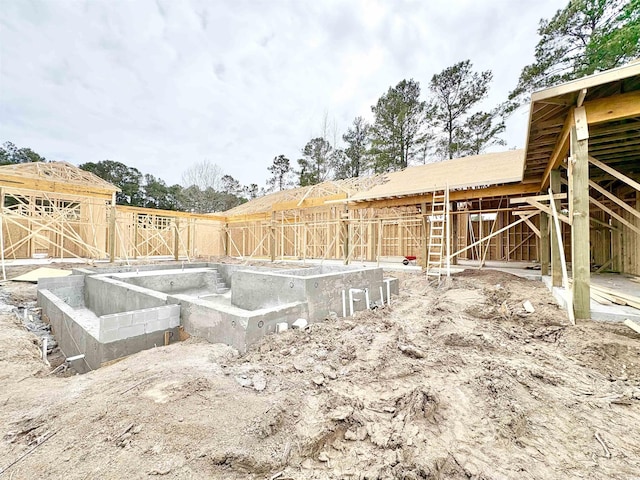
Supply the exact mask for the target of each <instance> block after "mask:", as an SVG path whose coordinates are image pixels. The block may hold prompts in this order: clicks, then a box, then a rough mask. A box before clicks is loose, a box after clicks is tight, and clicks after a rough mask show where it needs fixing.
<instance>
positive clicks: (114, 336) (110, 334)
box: [98, 329, 120, 343]
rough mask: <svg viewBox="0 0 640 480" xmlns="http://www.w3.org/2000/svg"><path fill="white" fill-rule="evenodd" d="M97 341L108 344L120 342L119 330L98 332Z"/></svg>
mask: <svg viewBox="0 0 640 480" xmlns="http://www.w3.org/2000/svg"><path fill="white" fill-rule="evenodd" d="M98 339H99V340H100V343H109V342H115V341H117V340H120V330H118V329H115V330H100V335H99V336H98Z"/></svg>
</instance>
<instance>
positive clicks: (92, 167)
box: [80, 160, 144, 207]
mask: <svg viewBox="0 0 640 480" xmlns="http://www.w3.org/2000/svg"><path fill="white" fill-rule="evenodd" d="M80 168H81V169H82V170H86V171H87V172H91V173H93V174H94V175H97V176H98V177H100V178H102V179H103V180H106V181H107V182H109V183H111V184H112V185H115V186H116V187H118V188H120V190H122V191H121V192H118V193H117V194H116V203H118V205H133V206H135V207H141V206H143V204H144V194H143V191H142V188H141V183H142V173H140V170H138V169H137V168H134V167H127V166H126V165H125V164H124V163H121V162H116V161H113V160H100V161H99V162H95V163H94V162H87V163H83V164H82V165H80Z"/></svg>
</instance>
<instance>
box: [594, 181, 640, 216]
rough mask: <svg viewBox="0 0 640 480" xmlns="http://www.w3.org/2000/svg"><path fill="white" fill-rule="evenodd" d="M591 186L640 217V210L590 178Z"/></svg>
mask: <svg viewBox="0 0 640 480" xmlns="http://www.w3.org/2000/svg"><path fill="white" fill-rule="evenodd" d="M589 186H590V187H591V188H593V189H594V190H597V191H598V192H600V193H601V194H602V195H604V196H605V197H607V198H608V199H609V200H611V201H612V202H613V203H615V204H616V205H618V206H620V207H622V208H624V209H625V210H626V211H627V212H629V213H630V214H631V215H633V216H634V217H636V218H639V219H640V211H637V210H635V209H634V208H633V207H632V206H631V205H629V204H628V203H627V202H625V201H623V200H621V199H620V198H618V197H616V196H615V195H614V194H613V193H611V192H609V191H608V190H605V189H604V188H602V187H601V186H600V185H598V184H597V183H595V182H594V181H592V180H589Z"/></svg>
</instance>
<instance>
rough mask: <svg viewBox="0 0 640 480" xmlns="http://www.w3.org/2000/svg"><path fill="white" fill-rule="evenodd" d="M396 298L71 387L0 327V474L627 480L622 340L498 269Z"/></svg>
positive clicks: (188, 348)
mask: <svg viewBox="0 0 640 480" xmlns="http://www.w3.org/2000/svg"><path fill="white" fill-rule="evenodd" d="M393 300H394V301H393V302H392V305H391V307H387V308H379V309H376V310H373V311H368V312H362V313H358V314H356V315H355V316H354V317H353V318H349V319H327V320H326V321H324V322H320V323H316V324H313V325H310V326H309V328H307V329H306V330H303V331H300V330H288V331H286V332H284V333H282V334H278V335H272V336H269V337H266V338H264V339H263V340H262V341H261V342H259V343H258V344H256V345H255V346H254V347H253V348H252V349H251V350H250V351H249V352H248V353H247V354H245V355H242V356H240V355H238V354H237V353H236V352H235V351H233V350H232V349H231V348H229V347H226V346H223V345H211V344H208V343H204V342H201V341H198V340H197V339H193V338H192V339H190V340H188V341H186V342H183V343H180V344H174V345H171V346H169V347H164V348H158V349H154V350H148V351H145V352H141V353H139V354H136V355H133V356H131V357H129V358H126V359H124V360H122V361H120V362H116V363H114V364H112V365H110V366H108V367H105V368H102V369H100V370H99V371H95V372H91V373H89V374H86V375H82V376H79V375H78V376H73V377H69V378H60V377H56V376H46V377H45V376H43V375H44V373H46V372H47V371H48V369H47V368H46V367H45V366H44V364H43V363H42V361H41V360H39V351H38V347H37V345H35V344H34V337H33V336H32V334H30V333H29V332H26V331H25V330H24V329H22V327H20V325H19V323H16V322H15V321H14V320H11V317H0V367H1V368H0V375H3V374H4V377H3V380H2V381H3V386H4V387H5V388H2V389H1V390H0V414H1V418H3V422H4V423H3V424H2V425H1V427H2V428H1V429H0V436H2V440H1V441H0V459H2V460H0V469H1V468H6V466H7V465H8V464H9V463H11V462H12V461H14V460H16V459H19V458H20V457H21V455H24V454H26V456H24V457H23V458H22V459H21V460H19V461H18V463H16V464H15V465H13V466H11V467H10V469H9V470H7V474H10V475H11V478H13V479H31V478H62V477H64V478H70V479H76V478H77V479H84V478H126V477H130V478H146V477H149V476H150V477H155V476H160V477H166V478H184V479H187V478H219V479H265V478H266V479H274V480H275V479H281V480H284V479H287V478H288V479H294V478H295V479H343V478H346V479H350V478H352V479H437V478H453V479H467V478H475V479H494V478H542V479H544V478H548V479H556V478H580V477H582V478H596V479H600V478H601V479H605V478H607V479H609V478H616V479H628V478H633V477H634V476H637V472H638V471H640V460H638V459H639V458H640V437H639V436H638V435H636V434H635V433H634V430H633V428H635V427H633V426H635V425H639V424H640V338H639V337H638V336H636V335H634V334H633V332H631V333H629V332H628V331H627V330H625V328H624V327H621V326H618V325H608V324H599V323H593V322H588V323H581V324H579V325H578V326H577V327H570V326H568V324H567V322H566V318H565V315H564V313H563V312H562V311H561V310H559V309H558V308H557V306H556V305H555V304H554V303H553V301H552V299H551V297H550V295H549V294H548V292H547V290H546V289H545V287H544V286H543V285H542V284H540V283H537V282H531V281H527V280H522V279H519V278H517V277H512V276H510V275H508V274H503V273H501V272H473V273H465V274H461V275H457V276H455V277H453V278H452V281H451V282H450V283H449V285H448V286H447V287H446V288H440V289H435V288H433V287H432V286H430V285H429V283H428V282H427V281H426V279H425V278H424V277H423V276H421V275H417V274H415V275H412V274H403V275H402V278H401V293H400V295H399V296H398V297H394V299H393ZM525 300H529V301H530V302H531V303H532V304H533V306H534V308H535V312H534V313H527V312H526V310H525V309H524V307H523V302H524V301H525ZM25 377H26V378H25ZM630 428H631V429H630ZM29 452H30V453H29Z"/></svg>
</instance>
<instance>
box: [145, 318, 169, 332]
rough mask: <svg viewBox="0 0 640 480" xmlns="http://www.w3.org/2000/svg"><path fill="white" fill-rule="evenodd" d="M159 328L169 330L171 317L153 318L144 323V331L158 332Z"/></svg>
mask: <svg viewBox="0 0 640 480" xmlns="http://www.w3.org/2000/svg"><path fill="white" fill-rule="evenodd" d="M158 330H169V319H166V320H153V321H151V322H147V323H146V324H145V325H144V333H151V332H157V331H158Z"/></svg>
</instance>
